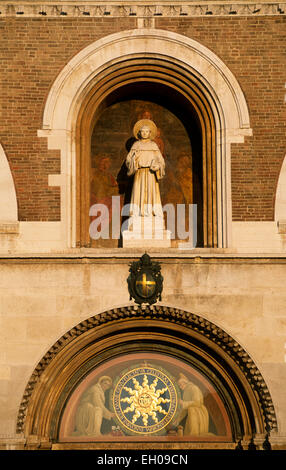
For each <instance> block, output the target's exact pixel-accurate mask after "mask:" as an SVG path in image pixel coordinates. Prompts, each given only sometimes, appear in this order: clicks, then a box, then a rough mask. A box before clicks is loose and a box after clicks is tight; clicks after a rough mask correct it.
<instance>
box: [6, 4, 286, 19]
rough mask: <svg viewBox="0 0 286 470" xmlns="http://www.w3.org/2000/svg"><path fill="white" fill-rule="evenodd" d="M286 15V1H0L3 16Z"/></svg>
mask: <svg viewBox="0 0 286 470" xmlns="http://www.w3.org/2000/svg"><path fill="white" fill-rule="evenodd" d="M285 14H286V3H285V2H284V3H283V2H282V3H281V2H271V1H265V0H262V1H260V2H257V3H256V2H253V1H239V0H238V1H234V2H230V1H223V0H222V1H219V0H211V1H210V2H207V1H206V0H205V1H204V0H201V1H199V2H197V1H184V0H183V1H180V0H173V1H172V2H169V1H165V0H161V1H159V2H155V4H154V2H150V0H145V1H144V0H143V1H142V0H138V1H132V2H131V1H116V0H110V1H105V2H103V1H98V2H96V1H91V2H88V1H87V2H83V1H80V0H79V1H64V2H59V1H43V2H39V1H34V2H29V1H28V2H25V1H23V2H21V1H14V2H13V1H12V2H11V1H10V2H9V1H7V2H5V1H4V2H1V4H0V18H1V17H11V16H12V17H17V18H23V17H33V18H35V17H37V18H46V17H57V18H70V17H77V18H78V17H82V18H90V17H111V18H115V17H135V18H136V17H137V18H158V17H159V18H160V17H168V18H170V17H197V16H199V17H204V16H206V17H217V16H226V17H235V16H254V17H255V16H281V15H285Z"/></svg>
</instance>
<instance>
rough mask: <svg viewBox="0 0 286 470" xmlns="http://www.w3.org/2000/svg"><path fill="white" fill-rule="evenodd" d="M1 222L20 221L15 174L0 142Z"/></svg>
mask: <svg viewBox="0 0 286 470" xmlns="http://www.w3.org/2000/svg"><path fill="white" fill-rule="evenodd" d="M0 200H1V205H0V223H2V222H4V223H8V224H11V223H12V224H13V223H15V222H17V221H18V205H17V196H16V190H15V185H14V180H13V176H12V173H11V169H10V166H9V162H8V160H7V157H6V154H5V152H4V149H3V147H2V145H1V144H0Z"/></svg>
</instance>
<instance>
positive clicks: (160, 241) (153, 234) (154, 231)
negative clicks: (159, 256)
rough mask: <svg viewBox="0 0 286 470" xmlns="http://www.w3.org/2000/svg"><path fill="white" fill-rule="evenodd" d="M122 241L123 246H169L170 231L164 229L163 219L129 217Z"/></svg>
mask: <svg viewBox="0 0 286 470" xmlns="http://www.w3.org/2000/svg"><path fill="white" fill-rule="evenodd" d="M122 241H123V248H169V247H170V246H171V231H170V230H166V229H165V227H164V222H163V219H159V218H155V217H137V218H134V219H130V221H129V224H128V229H127V230H124V231H123V232H122Z"/></svg>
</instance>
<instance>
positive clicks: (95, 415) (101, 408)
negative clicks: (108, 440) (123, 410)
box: [75, 375, 114, 437]
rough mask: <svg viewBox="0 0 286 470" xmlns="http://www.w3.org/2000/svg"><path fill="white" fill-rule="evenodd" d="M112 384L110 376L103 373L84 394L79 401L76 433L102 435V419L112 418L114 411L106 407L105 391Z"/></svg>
mask: <svg viewBox="0 0 286 470" xmlns="http://www.w3.org/2000/svg"><path fill="white" fill-rule="evenodd" d="M111 386H112V380H111V378H110V377H109V376H105V375H103V376H102V377H100V378H99V380H98V381H97V383H96V384H95V385H92V386H91V387H90V388H88V390H87V391H86V392H85V393H84V394H83V397H82V398H81V401H80V403H79V406H78V409H77V412H76V419H75V434H77V435H80V436H92V437H96V436H101V431H100V428H101V424H102V419H103V418H105V419H109V420H110V419H111V418H112V417H113V416H114V413H112V412H111V411H109V410H108V409H107V408H106V407H105V395H104V392H105V391H106V390H108V389H109V388H110V387H111Z"/></svg>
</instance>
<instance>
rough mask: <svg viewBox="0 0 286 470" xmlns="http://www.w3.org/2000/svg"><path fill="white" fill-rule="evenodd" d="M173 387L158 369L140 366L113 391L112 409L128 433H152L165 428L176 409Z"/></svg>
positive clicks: (119, 382) (175, 396)
mask: <svg viewBox="0 0 286 470" xmlns="http://www.w3.org/2000/svg"><path fill="white" fill-rule="evenodd" d="M177 401H178V399H177V392H176V388H175V385H174V384H173V382H172V381H171V379H170V377H168V376H167V375H166V374H165V373H164V372H162V371H161V370H157V369H154V368H153V367H141V368H136V369H133V370H131V371H129V372H127V373H126V374H125V375H123V377H121V379H120V380H119V381H118V383H117V385H116V386H115V389H114V392H113V408H114V411H115V414H116V417H117V419H118V421H119V423H120V424H121V425H123V426H124V428H125V429H126V430H127V431H129V433H131V434H133V433H138V434H145V435H146V434H152V433H156V432H159V431H161V430H162V429H164V428H165V427H166V426H167V425H168V424H169V423H170V421H171V420H172V419H173V418H174V416H175V413H176V410H177Z"/></svg>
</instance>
